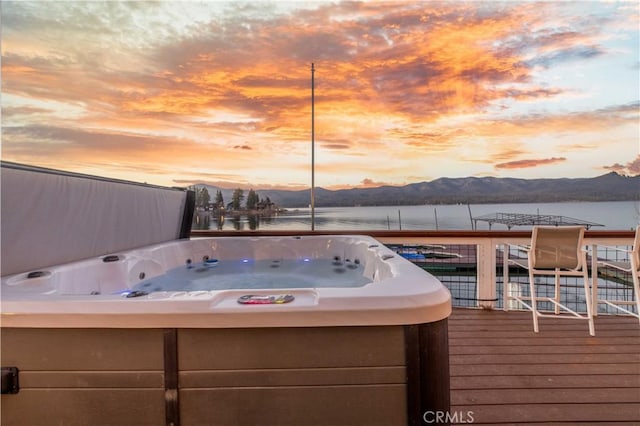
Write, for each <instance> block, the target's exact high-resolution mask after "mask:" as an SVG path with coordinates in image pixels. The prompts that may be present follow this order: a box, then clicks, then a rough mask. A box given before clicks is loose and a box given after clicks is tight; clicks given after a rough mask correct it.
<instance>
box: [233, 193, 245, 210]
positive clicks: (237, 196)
mask: <svg viewBox="0 0 640 426" xmlns="http://www.w3.org/2000/svg"><path fill="white" fill-rule="evenodd" d="M242 200H244V191H243V190H242V189H240V188H238V189H236V190H234V191H233V196H232V197H231V205H232V207H233V210H240V207H241V206H242Z"/></svg>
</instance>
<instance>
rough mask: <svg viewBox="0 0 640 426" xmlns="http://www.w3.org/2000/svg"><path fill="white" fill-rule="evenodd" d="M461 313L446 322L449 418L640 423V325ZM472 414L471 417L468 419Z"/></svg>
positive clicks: (612, 319)
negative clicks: (536, 322) (536, 325)
mask: <svg viewBox="0 0 640 426" xmlns="http://www.w3.org/2000/svg"><path fill="white" fill-rule="evenodd" d="M595 326H596V335H595V336H594V337H590V336H589V331H588V325H587V323H586V321H574V320H567V319H557V318H541V319H540V333H534V332H533V328H532V321H531V314H530V313H529V312H516V311H511V312H503V311H498V310H496V311H488V310H475V309H463V308H456V309H454V311H453V314H452V316H451V318H450V321H449V345H450V349H449V351H450V363H451V366H450V371H451V413H452V415H454V416H455V415H457V416H458V419H462V420H466V423H472V421H471V420H473V424H540V423H549V424H558V423H561V424H563V425H569V424H576V425H578V424H585V423H596V422H600V423H601V424H619V423H620V424H636V425H640V325H639V324H638V320H637V319H636V318H632V317H624V316H602V315H601V316H598V317H597V318H596V321H595ZM469 415H470V416H471V417H469Z"/></svg>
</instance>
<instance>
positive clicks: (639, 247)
mask: <svg viewBox="0 0 640 426" xmlns="http://www.w3.org/2000/svg"><path fill="white" fill-rule="evenodd" d="M598 247H604V248H607V249H608V250H614V251H618V252H621V253H624V255H625V257H626V258H627V260H623V261H613V260H598V267H599V268H600V267H607V268H613V269H616V270H618V271H622V272H628V273H630V274H631V278H632V281H633V299H634V300H620V299H609V298H604V299H601V298H599V297H598V292H597V282H595V281H596V280H597V279H598V277H597V273H594V277H593V279H594V282H595V283H594V294H593V307H594V312H596V313H597V309H598V304H600V303H604V304H607V305H608V306H611V307H613V308H615V309H617V310H619V311H621V312H624V313H625V314H628V315H632V316H634V317H636V318H638V320H639V321H640V225H638V226H637V227H636V236H635V238H634V239H633V245H632V246H631V250H628V249H623V248H621V247H610V246H598ZM594 255H595V254H594ZM634 304H635V305H636V313H633V312H632V311H630V310H629V309H626V308H625V307H624V306H629V305H634Z"/></svg>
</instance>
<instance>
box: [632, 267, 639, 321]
mask: <svg viewBox="0 0 640 426" xmlns="http://www.w3.org/2000/svg"><path fill="white" fill-rule="evenodd" d="M631 274H632V278H633V293H634V294H633V297H634V298H635V300H636V309H637V310H638V311H637V313H638V321H640V272H638V265H636V262H635V260H634V259H631Z"/></svg>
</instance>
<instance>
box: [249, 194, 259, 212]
mask: <svg viewBox="0 0 640 426" xmlns="http://www.w3.org/2000/svg"><path fill="white" fill-rule="evenodd" d="M257 205H258V194H256V192H255V191H254V190H253V189H250V190H249V194H247V210H255V209H256V207H257Z"/></svg>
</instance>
